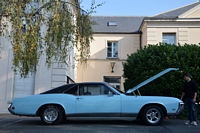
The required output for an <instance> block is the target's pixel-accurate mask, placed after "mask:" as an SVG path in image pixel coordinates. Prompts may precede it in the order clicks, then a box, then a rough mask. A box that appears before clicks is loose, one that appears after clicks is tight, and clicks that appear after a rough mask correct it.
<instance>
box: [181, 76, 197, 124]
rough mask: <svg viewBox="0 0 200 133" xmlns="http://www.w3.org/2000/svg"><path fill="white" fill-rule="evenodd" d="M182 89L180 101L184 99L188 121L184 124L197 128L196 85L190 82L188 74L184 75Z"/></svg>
mask: <svg viewBox="0 0 200 133" xmlns="http://www.w3.org/2000/svg"><path fill="white" fill-rule="evenodd" d="M184 80H185V81H186V82H185V83H184V89H183V93H182V96H181V100H183V98H184V102H185V106H186V109H187V111H188V120H187V121H186V122H185V124H189V123H190V124H192V125H194V126H197V111H196V104H195V103H196V98H197V85H196V83H195V82H194V81H193V80H191V75H190V73H185V74H184Z"/></svg>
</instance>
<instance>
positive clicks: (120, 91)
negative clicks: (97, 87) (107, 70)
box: [108, 84, 124, 94]
mask: <svg viewBox="0 0 200 133" xmlns="http://www.w3.org/2000/svg"><path fill="white" fill-rule="evenodd" d="M108 85H109V84H108ZM109 86H110V87H112V88H113V89H114V90H116V91H117V92H119V93H123V94H124V92H123V91H122V90H119V89H117V88H115V87H113V86H111V85H109Z"/></svg>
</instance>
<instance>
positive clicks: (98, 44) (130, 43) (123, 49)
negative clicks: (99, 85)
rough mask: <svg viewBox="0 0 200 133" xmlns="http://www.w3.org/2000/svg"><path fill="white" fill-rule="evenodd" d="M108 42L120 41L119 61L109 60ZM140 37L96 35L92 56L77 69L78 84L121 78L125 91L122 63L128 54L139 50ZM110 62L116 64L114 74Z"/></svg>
mask: <svg viewBox="0 0 200 133" xmlns="http://www.w3.org/2000/svg"><path fill="white" fill-rule="evenodd" d="M107 41H118V56H119V58H117V59H107V58H106V57H107V49H106V46H107ZM139 46H140V44H139V35H136V34H132V35H131V34H94V41H93V42H92V43H91V45H90V51H91V56H90V59H89V60H88V61H87V63H83V64H79V65H78V67H77V80H76V81H77V82H95V81H100V82H101V81H104V76H107V77H121V90H124V87H123V83H124V79H123V77H122V75H123V66H122V62H124V61H125V60H126V59H127V54H129V55H130V54H132V53H134V52H136V51H137V49H139ZM110 62H115V67H114V73H111V65H110Z"/></svg>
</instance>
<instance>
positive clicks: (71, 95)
mask: <svg viewBox="0 0 200 133" xmlns="http://www.w3.org/2000/svg"><path fill="white" fill-rule="evenodd" d="M171 70H176V69H175V68H168V69H166V70H164V71H162V72H161V73H159V74H157V75H155V76H153V77H151V78H150V79H148V80H146V81H144V82H142V83H141V84H139V85H137V86H136V87H134V88H132V89H130V90H129V91H127V92H126V93H124V92H122V91H120V90H118V89H115V88H114V87H112V86H110V85H109V84H108V83H105V82H85V83H74V84H67V85H63V86H60V87H57V88H54V89H51V90H49V91H46V92H43V93H40V94H36V95H32V96H28V97H23V98H16V99H14V100H12V101H11V102H10V105H9V107H8V110H9V111H10V113H12V114H14V115H19V116H39V117H40V118H41V120H42V121H43V122H44V123H46V124H50V125H53V124H59V123H60V122H61V121H62V120H63V119H65V118H70V117H93V118H94V117H95V118H99V117H106V118H108V117H115V118H116V117H120V118H122V117H129V118H133V119H141V120H142V121H143V122H144V123H146V124H148V125H159V124H161V123H162V121H163V119H164V117H165V116H170V115H179V114H180V113H181V112H182V110H183V108H184V103H183V102H182V101H181V100H179V99H177V98H174V97H164V96H162V97H160V96H141V95H140V93H138V92H137V95H136V93H134V92H135V91H136V90H137V91H138V88H140V87H141V86H143V85H145V84H147V83H149V82H151V81H152V80H154V79H156V78H158V77H160V76H162V75H163V74H165V73H167V72H169V71H171ZM138 94H139V95H138Z"/></svg>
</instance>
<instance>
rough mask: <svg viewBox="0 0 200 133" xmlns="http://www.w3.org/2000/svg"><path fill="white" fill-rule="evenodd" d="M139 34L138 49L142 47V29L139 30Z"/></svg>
mask: <svg viewBox="0 0 200 133" xmlns="http://www.w3.org/2000/svg"><path fill="white" fill-rule="evenodd" d="M139 34H140V42H139V43H140V49H142V31H139Z"/></svg>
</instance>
